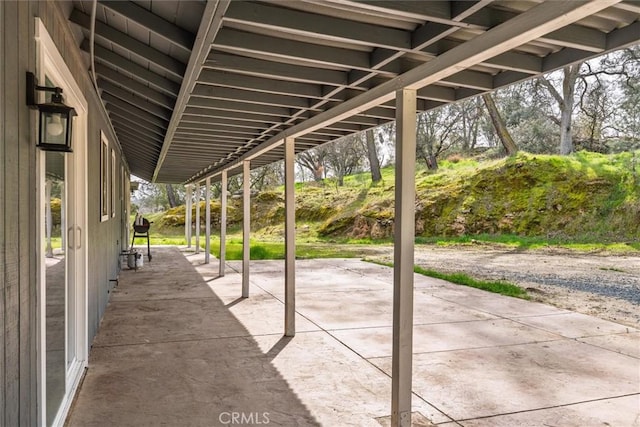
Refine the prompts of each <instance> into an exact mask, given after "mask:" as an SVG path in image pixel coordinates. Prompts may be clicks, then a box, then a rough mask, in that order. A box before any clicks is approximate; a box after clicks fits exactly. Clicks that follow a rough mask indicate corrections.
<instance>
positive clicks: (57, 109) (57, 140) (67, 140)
mask: <svg viewBox="0 0 640 427" xmlns="http://www.w3.org/2000/svg"><path fill="white" fill-rule="evenodd" d="M38 110H40V135H39V138H38V147H40V148H41V149H43V150H50V151H65V152H68V153H71V152H72V150H71V128H72V126H71V120H72V118H73V116H75V115H76V114H75V110H74V109H73V108H71V107H67V106H66V105H64V104H61V103H54V102H51V103H47V104H38Z"/></svg>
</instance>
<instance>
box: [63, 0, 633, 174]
mask: <svg viewBox="0 0 640 427" xmlns="http://www.w3.org/2000/svg"><path fill="white" fill-rule="evenodd" d="M92 5H93V2H91V1H74V2H73V8H72V9H70V10H69V20H70V22H72V23H73V27H74V28H75V30H76V35H77V41H78V44H79V45H80V47H81V48H82V50H83V51H85V52H86V53H87V58H89V52H91V50H92V46H91V42H90V40H91V28H92ZM96 12H97V13H96V21H95V32H94V34H95V37H94V45H93V51H94V55H95V72H96V75H97V83H98V86H99V89H100V92H101V96H102V100H103V101H104V103H105V105H106V108H107V111H108V114H109V116H110V118H111V121H112V123H113V126H114V129H115V131H116V134H117V136H118V139H119V141H120V144H121V145H122V147H123V150H124V153H125V155H126V157H127V161H128V163H129V166H130V168H131V172H132V173H133V174H135V175H137V176H140V177H142V178H145V179H149V180H151V179H153V180H154V181H157V182H168V183H183V182H197V181H201V180H202V179H204V178H205V177H207V176H212V175H215V174H217V173H219V172H221V171H222V170H223V169H226V170H230V171H231V173H235V171H238V172H239V171H240V170H241V168H238V167H237V166H239V165H240V164H241V163H240V162H241V161H243V160H251V167H252V168H256V167H260V166H263V165H265V164H268V163H271V162H273V161H276V160H280V159H282V158H283V156H284V147H283V146H282V143H283V141H284V138H285V137H293V138H295V139H296V145H295V149H296V152H300V151H303V150H307V149H309V148H312V147H314V146H316V145H319V144H323V143H325V142H327V141H331V140H333V139H336V138H339V137H341V136H345V135H348V134H351V133H354V132H358V131H362V130H365V129H368V128H370V127H374V126H378V125H380V124H383V123H385V122H388V121H392V120H394V119H395V103H394V102H393V100H394V97H395V91H396V90H399V89H403V88H410V89H417V96H418V105H417V108H418V110H420V111H426V110H430V109H433V108H437V107H439V106H442V105H445V104H448V103H453V102H456V101H459V100H462V99H465V98H468V97H472V96H476V95H478V94H481V93H484V92H488V91H492V90H494V89H497V88H499V87H502V86H506V85H509V84H513V83H515V82H518V81H522V80H525V79H529V78H532V77H534V76H537V75H540V74H541V73H546V72H549V71H552V70H555V69H558V68H561V67H563V66H565V65H568V64H570V63H574V62H577V61H581V60H584V59H588V58H591V57H594V56H598V55H601V54H603V53H605V52H608V51H612V50H616V49H619V48H622V47H624V46H627V45H630V44H635V43H638V42H640V21H639V18H640V4H638V3H637V2H634V1H618V0H599V1H591V2H585V1H571V2H540V1H490V0H489V1H487V0H482V1H350V0H327V1H322V2H316V1H304V0H301V1H259V2H249V1H233V2H230V1H209V2H202V1H165V0H162V1H161V0H146V1H138V2H123V1H102V0H101V1H99V3H98V5H97V7H96ZM87 63H88V66H89V65H90V63H91V61H90V60H89V61H87Z"/></svg>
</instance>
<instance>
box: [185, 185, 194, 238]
mask: <svg viewBox="0 0 640 427" xmlns="http://www.w3.org/2000/svg"><path fill="white" fill-rule="evenodd" d="M191 192H192V189H191V185H187V200H186V206H185V212H184V232H185V239H187V248H189V249H191V223H192V221H191V202H192V200H191Z"/></svg>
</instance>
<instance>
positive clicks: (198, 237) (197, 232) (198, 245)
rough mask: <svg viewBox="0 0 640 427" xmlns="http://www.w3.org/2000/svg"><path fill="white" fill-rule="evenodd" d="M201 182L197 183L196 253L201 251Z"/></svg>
mask: <svg viewBox="0 0 640 427" xmlns="http://www.w3.org/2000/svg"><path fill="white" fill-rule="evenodd" d="M201 196H202V193H201V192H200V184H196V253H197V254H199V253H200V198H201Z"/></svg>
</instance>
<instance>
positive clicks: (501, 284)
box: [364, 259, 530, 300]
mask: <svg viewBox="0 0 640 427" xmlns="http://www.w3.org/2000/svg"><path fill="white" fill-rule="evenodd" d="M364 261H368V262H372V263H374V264H379V265H385V266H387V267H393V263H389V262H381V261H376V260H371V259H364ZM413 271H414V272H416V273H418V274H422V275H423V276H428V277H433V278H435V279H441V280H446V281H447V282H451V283H455V284H457V285H463V286H469V287H471V288H476V289H482V290H483V291H488V292H493V293H495V294H500V295H505V296H509V297H514V298H521V299H526V300H528V299H529V298H530V297H529V295H528V294H527V291H526V290H524V289H522V288H521V287H519V286H517V285H514V284H512V283H508V282H505V281H502V280H497V281H494V280H479V279H474V278H473V277H471V276H469V275H467V274H465V273H442V272H440V271H435V270H430V269H425V268H422V267H420V266H418V265H416V266H414V267H413Z"/></svg>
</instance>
